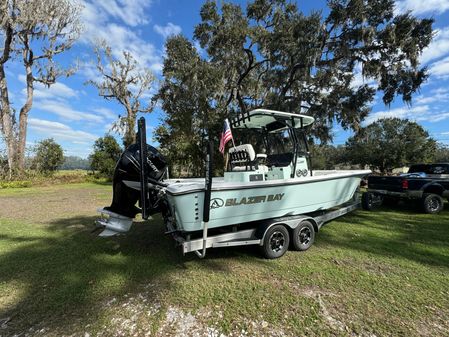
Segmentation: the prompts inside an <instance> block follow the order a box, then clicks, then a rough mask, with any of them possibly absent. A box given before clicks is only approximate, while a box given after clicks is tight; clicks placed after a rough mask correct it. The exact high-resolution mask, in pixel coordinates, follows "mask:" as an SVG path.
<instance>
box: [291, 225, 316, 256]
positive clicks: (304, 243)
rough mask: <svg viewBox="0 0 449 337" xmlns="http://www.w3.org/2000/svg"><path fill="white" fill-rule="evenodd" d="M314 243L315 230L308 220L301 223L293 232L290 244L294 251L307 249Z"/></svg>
mask: <svg viewBox="0 0 449 337" xmlns="http://www.w3.org/2000/svg"><path fill="white" fill-rule="evenodd" d="M314 241H315V228H314V227H313V224H312V223H311V222H310V221H309V220H304V221H302V222H301V223H300V224H299V225H298V227H296V228H295V229H294V230H293V237H292V244H293V248H294V249H295V250H300V251H304V250H307V249H309V248H310V247H311V246H312V245H313V242H314Z"/></svg>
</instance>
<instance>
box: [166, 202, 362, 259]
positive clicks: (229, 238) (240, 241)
mask: <svg viewBox="0 0 449 337" xmlns="http://www.w3.org/2000/svg"><path fill="white" fill-rule="evenodd" d="M355 199H356V200H355V201H351V202H348V203H346V204H344V205H342V206H340V207H338V208H336V209H331V210H326V211H318V212H314V213H310V214H299V215H291V216H284V217H280V218H272V219H266V220H263V221H259V222H258V223H257V225H256V226H255V227H253V228H249V229H247V228H246V229H242V230H236V227H235V226H229V227H230V230H231V231H230V232H227V233H224V234H217V235H211V236H207V235H206V236H205V237H204V236H203V237H200V238H195V239H190V235H189V234H187V235H185V234H180V233H179V232H178V231H177V230H176V229H175V225H174V224H173V223H172V221H168V222H167V223H166V226H167V233H166V234H171V235H172V237H173V239H174V240H175V241H176V243H177V244H178V245H179V246H180V247H181V249H182V252H183V254H186V253H190V252H196V253H197V255H198V253H201V255H203V254H202V251H204V249H207V248H221V247H235V246H247V245H259V246H262V245H263V243H264V240H265V239H266V238H265V237H266V233H267V232H268V230H269V229H270V228H272V227H273V226H276V225H282V226H284V227H286V228H287V229H288V230H289V231H290V233H293V231H294V229H295V228H296V227H298V226H299V225H300V224H301V223H302V222H303V221H306V220H308V221H310V222H312V223H313V227H314V230H315V233H316V232H318V231H319V230H320V229H321V228H322V227H323V226H324V225H325V224H326V223H328V222H330V221H332V220H334V219H336V218H338V217H341V216H343V215H345V214H348V213H350V212H352V211H354V210H356V209H358V208H360V205H361V203H360V198H359V197H356V198H355ZM204 255H205V254H204ZM201 257H204V256H201Z"/></svg>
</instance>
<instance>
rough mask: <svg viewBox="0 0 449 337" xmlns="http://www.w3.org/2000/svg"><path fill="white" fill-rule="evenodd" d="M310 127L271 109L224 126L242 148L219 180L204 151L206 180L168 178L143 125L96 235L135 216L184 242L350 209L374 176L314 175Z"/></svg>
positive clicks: (299, 117)
mask: <svg viewBox="0 0 449 337" xmlns="http://www.w3.org/2000/svg"><path fill="white" fill-rule="evenodd" d="M313 122H314V118H313V117H311V116H308V115H303V114H294V113H287V112H281V111H274V110H268V109H256V110H252V111H250V112H248V113H246V114H245V115H239V116H237V117H235V118H233V119H231V120H230V121H229V124H230V128H231V130H232V132H234V133H236V134H241V135H242V136H241V139H240V137H236V139H235V140H236V141H238V142H239V145H237V146H236V145H235V144H233V145H232V146H231V147H230V148H229V151H228V153H227V156H228V159H229V160H228V164H227V167H226V170H225V172H224V175H223V176H222V177H212V173H211V172H212V164H211V158H212V155H211V153H212V151H213V149H212V148H211V147H209V151H208V156H207V158H208V160H206V162H207V165H206V169H207V174H206V177H205V178H185V179H167V165H166V162H165V159H164V158H163V156H162V155H161V154H160V153H159V151H158V150H157V149H155V148H154V147H151V146H149V145H147V144H146V136H145V135H146V131H145V124H144V120H143V119H140V120H139V133H138V135H139V137H138V139H139V142H138V144H134V145H132V146H130V147H129V148H128V149H127V150H126V151H125V152H124V154H123V155H122V157H121V159H120V160H119V162H118V164H117V167H116V171H115V175H114V198H113V202H112V205H111V207H109V208H105V209H103V210H100V211H103V213H107V215H108V216H109V218H112V220H110V221H108V220H103V221H100V222H99V223H98V224H99V225H100V226H102V227H103V229H104V231H103V233H102V234H101V235H104V236H108V235H114V234H117V233H123V232H126V231H127V230H129V228H130V221H129V219H132V218H134V217H135V215H136V214H137V213H138V212H141V213H142V216H143V218H148V217H149V216H150V215H151V214H154V213H157V212H161V213H162V215H163V217H164V221H165V222H166V225H167V228H168V231H169V232H170V233H175V234H176V235H177V236H178V237H179V236H180V237H183V238H186V237H191V235H194V234H195V233H201V232H204V231H205V230H206V231H207V230H213V229H222V228H233V229H234V230H235V228H237V227H239V226H242V228H243V227H245V226H246V225H247V224H254V223H257V222H263V221H266V220H267V219H278V218H285V217H295V216H300V215H304V214H311V213H313V212H318V211H321V212H323V211H326V210H330V209H333V208H335V207H337V206H339V205H343V204H345V203H347V202H348V201H350V200H351V199H353V197H354V194H355V192H356V190H357V188H358V187H359V185H360V181H361V179H362V177H364V176H366V175H368V174H369V173H371V171H369V170H326V171H320V170H313V169H312V165H311V157H310V153H309V149H308V146H307V138H306V130H307V128H308V127H310V126H311V125H312V124H313ZM248 140H249V141H248ZM250 141H252V143H251V142H250ZM141 168H142V169H141ZM137 201H139V206H140V209H139V208H137V207H136V206H135V204H136V202H137ZM114 214H117V217H114ZM118 217H121V218H118ZM123 217H127V219H128V220H127V221H125V220H124V219H123ZM121 223H123V224H124V225H123V226H121Z"/></svg>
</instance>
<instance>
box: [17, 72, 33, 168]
mask: <svg viewBox="0 0 449 337" xmlns="http://www.w3.org/2000/svg"><path fill="white" fill-rule="evenodd" d="M25 69H26V82H27V99H26V101H25V104H24V105H23V106H22V108H21V109H20V115H19V138H18V141H17V166H18V169H19V170H20V171H23V170H24V168H25V146H26V135H27V124H28V112H29V111H30V110H31V107H32V106H33V93H34V88H33V81H34V78H33V73H32V68H31V64H26V65H25Z"/></svg>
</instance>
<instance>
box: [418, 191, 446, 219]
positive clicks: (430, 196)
mask: <svg viewBox="0 0 449 337" xmlns="http://www.w3.org/2000/svg"><path fill="white" fill-rule="evenodd" d="M422 207H423V211H424V213H427V214H437V213H440V212H441V211H442V210H443V208H444V201H443V198H442V197H440V196H439V195H438V194H434V193H424V194H423V197H422Z"/></svg>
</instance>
